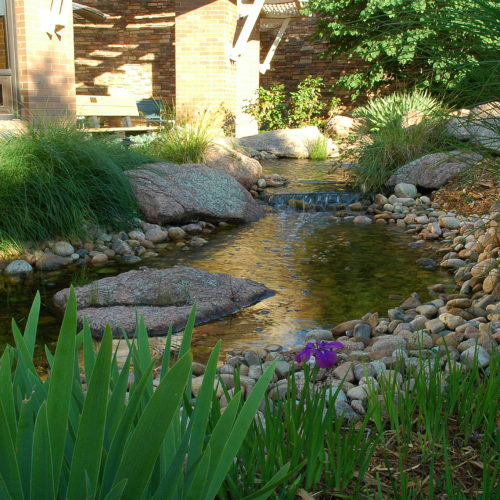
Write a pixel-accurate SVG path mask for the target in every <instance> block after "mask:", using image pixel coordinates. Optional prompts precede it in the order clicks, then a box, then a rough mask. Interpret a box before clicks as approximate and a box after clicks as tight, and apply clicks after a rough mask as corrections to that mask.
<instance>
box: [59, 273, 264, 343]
mask: <svg viewBox="0 0 500 500" xmlns="http://www.w3.org/2000/svg"><path fill="white" fill-rule="evenodd" d="M75 292H76V297H77V304H78V321H79V324H80V326H81V325H82V324H83V318H84V317H86V318H87V320H88V322H89V324H90V328H91V331H92V334H93V335H95V336H97V337H100V336H102V334H103V332H104V328H105V327H106V324H107V323H109V324H110V326H111V329H112V331H113V336H116V337H119V336H121V334H122V328H123V329H124V330H125V332H126V333H127V334H128V335H132V334H133V333H134V332H135V326H136V313H137V315H138V316H139V317H140V316H143V317H144V322H145V324H146V327H147V329H148V333H149V334H150V335H165V334H166V333H167V331H168V328H169V326H170V325H171V324H172V326H173V330H174V332H178V331H180V330H182V329H184V327H185V326H186V322H187V319H188V317H189V314H190V312H191V309H192V307H193V304H194V303H195V302H196V304H197V305H196V324H197V325H199V324H202V323H207V322H208V321H212V320H215V319H218V318H221V317H223V316H227V315H229V314H233V313H234V312H236V311H238V310H240V309H242V308H244V307H248V306H250V305H252V304H255V303H256V302H258V301H260V300H263V299H265V298H267V297H270V296H271V295H273V293H274V292H273V291H272V290H270V289H269V288H267V287H266V286H264V285H263V284H261V283H256V282H255V281H251V280H248V279H245V278H233V277H232V276H229V275H228V274H221V273H217V274H216V273H209V272H207V271H203V270H201V269H194V268H190V267H174V268H171V269H148V268H143V269H140V270H134V271H128V272H126V273H122V274H119V275H118V276H114V277H109V278H104V279H101V280H98V281H95V282H93V283H90V284H88V285H85V286H82V287H78V288H76V289H75ZM68 295H69V288H66V289H64V290H61V291H59V292H57V293H56V294H55V296H54V303H55V305H56V306H57V307H58V308H59V309H61V310H63V309H64V308H65V306H66V302H67V300H68Z"/></svg>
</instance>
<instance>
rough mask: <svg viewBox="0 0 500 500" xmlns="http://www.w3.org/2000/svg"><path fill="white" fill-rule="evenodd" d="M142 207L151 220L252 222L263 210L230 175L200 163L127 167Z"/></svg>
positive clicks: (171, 221)
mask: <svg viewBox="0 0 500 500" xmlns="http://www.w3.org/2000/svg"><path fill="white" fill-rule="evenodd" d="M126 174H127V175H128V177H129V180H130V184H131V185H132V188H133V190H134V192H135V195H136V197H137V203H138V206H139V209H140V210H141V212H142V213H143V215H144V217H145V219H146V220H147V221H148V222H151V223H154V224H168V223H181V222H189V221H192V220H193V219H202V220H206V221H216V222H218V221H226V222H234V223H241V222H251V221H255V220H258V219H259V218H260V217H262V216H263V215H264V210H263V209H262V207H261V206H260V205H258V204H257V202H256V201H255V200H254V199H253V198H252V196H251V195H250V193H249V192H248V191H247V190H246V189H245V188H244V187H243V186H242V185H241V184H240V183H239V182H238V181H236V180H235V179H233V178H232V177H231V176H229V175H227V174H225V173H223V172H219V171H217V170H214V169H211V168H208V167H206V166H205V165H201V164H186V165H177V164H175V163H154V164H150V165H142V166H141V167H140V168H138V169H134V170H128V171H127V172H126Z"/></svg>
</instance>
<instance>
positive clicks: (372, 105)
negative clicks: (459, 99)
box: [353, 90, 446, 133]
mask: <svg viewBox="0 0 500 500" xmlns="http://www.w3.org/2000/svg"><path fill="white" fill-rule="evenodd" d="M411 111H417V112H420V113H422V114H423V115H424V116H425V117H426V119H429V118H431V117H438V118H439V117H441V116H442V115H444V114H445V113H446V110H445V108H444V106H443V105H442V104H441V103H440V102H439V101H438V100H437V99H434V98H433V97H431V96H430V95H429V93H428V92H427V91H420V90H413V91H412V92H408V93H406V92H394V93H393V94H390V95H388V96H386V97H377V98H375V99H373V100H371V101H370V102H368V104H366V105H365V106H361V107H359V108H357V109H356V110H355V111H354V113H353V116H355V117H358V118H364V126H363V130H362V132H368V133H372V132H379V131H380V130H381V129H383V128H384V127H387V126H397V125H400V124H401V121H402V119H403V117H404V116H405V115H406V114H408V113H410V112H411Z"/></svg>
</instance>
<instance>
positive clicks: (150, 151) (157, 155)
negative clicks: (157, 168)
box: [135, 108, 221, 164]
mask: <svg viewBox="0 0 500 500" xmlns="http://www.w3.org/2000/svg"><path fill="white" fill-rule="evenodd" d="M169 109H170V111H169V113H170V115H169V116H174V117H175V116H176V115H177V116H176V120H175V122H174V120H170V121H169V122H168V124H167V127H165V128H164V129H163V130H162V131H161V132H160V133H159V134H158V135H157V137H156V138H155V139H154V140H153V141H151V142H149V143H147V144H144V145H142V146H138V147H136V148H135V149H137V151H140V152H142V153H144V154H146V155H148V156H151V157H153V158H154V159H156V160H163V161H170V162H174V163H179V164H183V163H201V162H202V161H203V156H204V154H205V151H206V150H207V148H208V146H209V145H210V143H211V141H212V139H213V136H214V133H215V130H216V129H218V128H220V125H221V116H219V115H220V113H215V114H214V113H211V112H209V111H208V110H206V111H204V112H202V113H201V114H193V113H188V112H184V113H182V112H178V113H176V110H175V108H169Z"/></svg>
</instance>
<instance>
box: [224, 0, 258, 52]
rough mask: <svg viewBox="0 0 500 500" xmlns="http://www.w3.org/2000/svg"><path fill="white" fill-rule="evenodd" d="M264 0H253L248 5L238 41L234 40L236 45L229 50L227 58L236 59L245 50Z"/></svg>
mask: <svg viewBox="0 0 500 500" xmlns="http://www.w3.org/2000/svg"><path fill="white" fill-rule="evenodd" d="M265 1H266V0H254V2H253V5H252V6H251V7H250V10H249V12H248V17H247V19H246V21H245V24H244V26H243V28H242V30H241V33H240V36H239V37H238V41H237V42H236V45H235V46H234V47H233V48H232V49H231V52H230V54H229V58H230V59H231V60H232V61H237V60H238V57H240V56H241V55H242V54H243V52H245V49H246V46H247V42H248V40H249V38H250V35H251V34H252V31H253V29H254V27H255V24H256V22H257V19H259V16H260V11H261V10H262V7H263V6H264V3H265Z"/></svg>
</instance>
